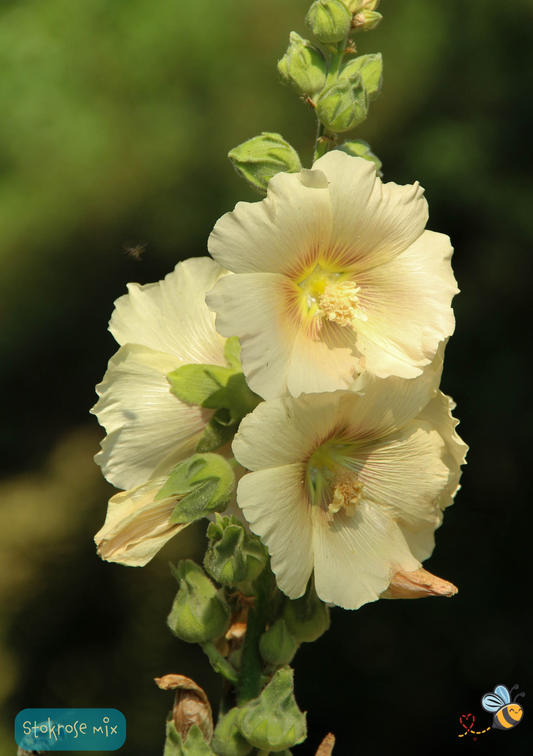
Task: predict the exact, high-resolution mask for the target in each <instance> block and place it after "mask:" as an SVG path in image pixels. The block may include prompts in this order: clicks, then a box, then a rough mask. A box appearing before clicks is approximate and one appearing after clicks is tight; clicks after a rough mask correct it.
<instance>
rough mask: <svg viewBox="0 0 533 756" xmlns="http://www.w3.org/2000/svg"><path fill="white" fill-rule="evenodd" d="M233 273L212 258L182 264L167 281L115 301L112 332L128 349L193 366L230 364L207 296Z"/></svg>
mask: <svg viewBox="0 0 533 756" xmlns="http://www.w3.org/2000/svg"><path fill="white" fill-rule="evenodd" d="M227 273H228V271H226V270H224V269H223V268H221V267H220V265H218V263H216V262H214V261H213V260H211V259H209V258H208V257H200V258H191V259H189V260H185V262H181V263H178V265H176V268H175V269H174V270H173V271H172V273H169V274H168V276H166V278H164V279H163V280H162V281H158V282H157V283H152V284H147V285H146V286H139V284H135V283H132V284H128V292H129V293H128V294H125V295H124V296H123V297H120V298H119V299H117V301H116V302H115V310H114V312H113V315H112V317H111V321H110V324H109V330H110V331H111V333H112V334H113V336H114V337H115V339H116V340H117V341H118V343H119V344H121V345H124V344H127V343H131V344H142V345H143V346H147V347H150V349H155V350H156V351H160V352H166V353H167V354H171V355H173V356H174V357H175V358H176V361H175V367H178V366H179V365H187V364H190V363H200V364H202V363H206V364H208V365H226V360H225V358H224V339H222V338H221V337H220V336H219V334H218V333H217V331H216V329H215V318H214V315H213V313H212V312H211V311H210V310H209V308H208V307H207V306H206V304H205V293H206V291H209V289H211V288H213V286H214V285H215V283H216V282H217V281H218V279H219V278H221V277H224V276H226V275H227Z"/></svg>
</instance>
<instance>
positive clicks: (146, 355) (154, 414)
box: [91, 344, 213, 489]
mask: <svg viewBox="0 0 533 756" xmlns="http://www.w3.org/2000/svg"><path fill="white" fill-rule="evenodd" d="M178 366H179V363H177V360H176V358H175V357H173V356H169V355H167V354H163V353H161V352H155V351H154V350H152V349H148V348H147V347H144V346H140V345H138V344H128V345H126V346H124V347H122V348H121V349H119V351H118V352H117V353H116V355H115V356H114V357H113V358H112V359H111V360H110V362H109V367H108V370H107V372H106V374H105V376H104V380H103V381H102V383H100V384H99V385H98V386H97V387H96V389H97V392H98V394H99V396H100V399H99V401H98V402H97V404H96V405H95V407H94V408H93V409H92V410H91V411H92V412H93V414H95V415H97V416H98V421H99V422H100V424H101V425H103V426H104V427H105V429H106V431H107V436H106V438H105V439H104V440H103V442H102V451H101V452H99V453H98V454H97V455H96V457H95V460H96V462H97V463H98V464H99V465H100V466H101V467H102V472H103V474H104V475H105V477H106V478H107V480H109V481H110V483H113V485H115V486H117V488H126V489H127V488H134V487H135V486H137V485H139V484H140V483H143V482H144V481H146V480H147V479H148V478H150V476H151V475H152V474H153V473H154V471H155V469H156V468H158V472H159V474H162V472H164V471H163V470H161V465H160V463H161V462H162V461H163V460H164V459H165V458H166V457H169V456H170V459H171V462H170V463H169V468H168V469H170V468H171V467H172V464H176V462H178V461H179V460H181V459H186V458H187V457H188V456H190V455H191V454H193V453H194V450H195V447H196V444H197V443H198V440H199V438H200V435H201V434H202V432H203V430H204V429H205V426H206V425H207V423H208V422H209V420H210V419H211V416H212V414H213V410H206V409H203V408H202V407H197V406H194V405H189V404H186V403H185V402H181V401H180V400H179V399H178V398H177V397H176V396H174V395H173V394H171V393H170V385H169V382H168V380H167V378H166V376H167V374H168V373H169V372H171V371H172V370H175V369H176V367H178ZM158 466H159V467H158ZM167 471H168V470H167Z"/></svg>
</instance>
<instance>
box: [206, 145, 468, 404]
mask: <svg viewBox="0 0 533 756" xmlns="http://www.w3.org/2000/svg"><path fill="white" fill-rule="evenodd" d="M422 195H423V190H422V189H421V188H420V187H419V186H418V184H415V185H413V186H398V185H397V184H393V183H388V184H383V183H382V182H381V180H380V179H379V178H378V177H377V176H376V170H375V166H374V164H373V163H371V162H369V161H367V160H363V159H362V158H356V157H350V156H348V155H346V154H345V153H343V152H340V151H333V152H330V153H328V154H327V155H325V156H324V157H322V158H320V159H319V160H318V161H317V162H316V163H315V164H314V166H313V169H312V170H310V171H309V170H303V171H301V173H298V174H288V173H278V174H277V175H276V176H274V178H273V179H271V181H270V183H269V186H268V196H267V198H266V199H265V200H263V201H262V202H258V203H254V204H248V203H239V204H238V205H237V207H236V208H235V210H234V211H233V212H232V213H228V214H226V215H224V216H223V217H222V218H221V219H220V220H219V221H218V223H217V224H216V226H215V228H214V230H213V232H212V234H211V237H210V240H209V250H210V252H211V254H212V255H213V257H214V258H215V260H217V261H218V262H219V263H220V264H221V265H224V267H225V268H227V269H228V270H231V271H233V272H234V273H237V274H238V275H235V276H226V277H225V278H223V279H221V280H220V281H219V282H218V283H217V285H216V286H215V288H214V289H213V291H211V292H209V293H208V295H207V303H208V305H209V306H210V307H211V308H212V309H213V310H215V311H216V312H217V321H216V325H217V329H218V330H219V331H220V333H221V334H223V335H224V336H238V337H239V339H240V341H241V345H242V357H241V359H242V367H243V371H244V373H245V375H246V378H247V380H248V383H249V385H250V388H251V389H252V390H253V391H255V392H256V393H257V394H259V395H260V396H262V397H263V398H265V399H273V398H276V397H279V396H285V395H287V394H290V395H292V396H299V395H300V394H301V393H302V392H304V393H313V392H321V391H335V390H336V389H343V388H347V387H348V386H349V385H350V384H351V383H352V382H353V380H354V378H355V377H357V374H358V373H360V372H361V371H362V370H366V371H368V372H370V373H373V374H375V375H377V376H380V377H387V376H389V375H394V376H399V377H403V378H414V377H416V376H417V375H420V373H421V372H422V369H423V368H424V367H425V366H426V365H428V364H429V363H430V362H431V361H432V359H433V358H434V356H435V354H436V352H437V348H438V345H439V343H440V342H441V341H444V340H445V339H447V338H448V337H449V336H450V335H451V334H452V332H453V329H454V322H455V321H454V317H453V312H452V309H451V306H450V304H451V300H452V297H453V296H454V294H456V293H457V291H458V290H457V287H456V283H455V279H454V277H453V273H452V269H451V265H450V258H451V255H452V247H451V245H450V240H449V238H448V237H447V236H445V235H444V234H439V233H434V232H433V231H427V230H425V225H426V221H427V217H428V211H427V203H426V201H425V199H424V198H423V196H422Z"/></svg>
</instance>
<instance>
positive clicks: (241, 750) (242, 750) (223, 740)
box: [214, 708, 253, 756]
mask: <svg viewBox="0 0 533 756" xmlns="http://www.w3.org/2000/svg"><path fill="white" fill-rule="evenodd" d="M238 716H239V709H237V708H235V709H230V711H228V713H227V714H226V716H225V717H224V718H223V719H221V720H220V721H219V723H218V725H217V729H216V730H215V740H214V746H215V748H216V751H217V753H218V754H220V756H247V754H249V753H250V751H251V750H252V748H253V745H252V744H251V743H249V742H248V741H247V740H246V738H245V737H244V736H243V735H242V734H241V731H240V730H239V728H238V727H237V724H236V720H237V717H238Z"/></svg>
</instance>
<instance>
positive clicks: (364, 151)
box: [338, 139, 383, 176]
mask: <svg viewBox="0 0 533 756" xmlns="http://www.w3.org/2000/svg"><path fill="white" fill-rule="evenodd" d="M338 149H339V150H341V151H342V152H345V153H346V154H347V155H352V156H353V157H362V158H364V159H365V160H370V161H371V162H372V163H374V165H375V166H376V173H377V175H378V176H383V173H382V172H381V166H382V163H381V160H380V159H379V158H378V157H377V155H374V153H373V152H372V151H371V149H370V145H369V144H368V142H363V140H362V139H352V140H350V141H347V142H344V144H341V146H340V147H339V148H338Z"/></svg>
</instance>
